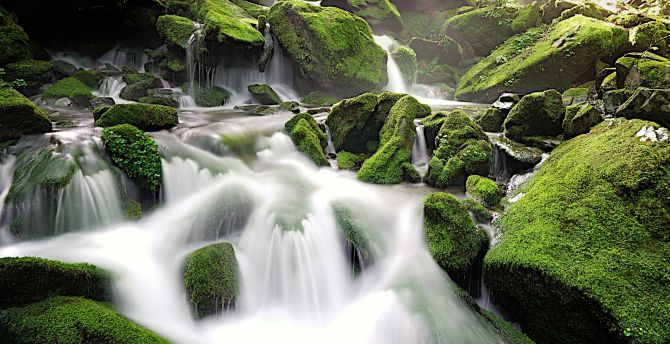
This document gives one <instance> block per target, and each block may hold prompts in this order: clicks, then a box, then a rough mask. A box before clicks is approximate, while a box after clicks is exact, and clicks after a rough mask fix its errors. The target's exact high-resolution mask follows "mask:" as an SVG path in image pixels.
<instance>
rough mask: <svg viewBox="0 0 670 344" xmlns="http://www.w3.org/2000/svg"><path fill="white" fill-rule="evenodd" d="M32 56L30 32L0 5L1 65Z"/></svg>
mask: <svg viewBox="0 0 670 344" xmlns="http://www.w3.org/2000/svg"><path fill="white" fill-rule="evenodd" d="M31 57H32V54H31V53H30V45H29V44H28V34H26V32H25V31H23V28H22V27H20V26H19V25H18V24H16V22H15V21H14V18H13V17H12V15H11V14H10V13H9V12H8V11H7V10H6V9H5V8H4V7H2V5H0V65H5V64H8V63H12V62H17V61H22V60H29V59H30V58H31Z"/></svg>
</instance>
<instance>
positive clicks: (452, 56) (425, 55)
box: [409, 36, 463, 67]
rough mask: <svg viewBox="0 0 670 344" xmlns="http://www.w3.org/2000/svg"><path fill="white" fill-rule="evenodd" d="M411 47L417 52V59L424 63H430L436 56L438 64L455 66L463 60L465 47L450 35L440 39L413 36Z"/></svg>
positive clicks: (410, 42)
mask: <svg viewBox="0 0 670 344" xmlns="http://www.w3.org/2000/svg"><path fill="white" fill-rule="evenodd" d="M409 47H410V48H412V50H414V51H415V52H416V58H417V60H419V61H420V62H421V63H422V64H424V65H427V64H430V63H431V62H433V59H435V58H437V63H438V64H447V65H450V66H454V67H456V66H458V65H460V63H461V62H462V61H463V48H462V47H461V45H460V44H458V42H456V41H455V40H454V39H453V38H451V37H449V36H444V37H443V38H442V40H440V41H436V40H430V39H427V38H422V37H413V38H412V39H411V40H410V41H409Z"/></svg>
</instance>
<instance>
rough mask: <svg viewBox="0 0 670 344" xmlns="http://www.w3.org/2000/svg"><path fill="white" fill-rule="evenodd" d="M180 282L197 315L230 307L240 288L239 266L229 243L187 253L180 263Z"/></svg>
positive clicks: (203, 315) (233, 303) (213, 312)
mask: <svg viewBox="0 0 670 344" xmlns="http://www.w3.org/2000/svg"><path fill="white" fill-rule="evenodd" d="M184 285H185V286H186V291H187V293H188V297H189V302H190V303H191V304H192V305H194V306H195V310H196V314H197V315H198V317H199V318H203V317H206V316H208V315H212V314H215V313H218V312H219V311H220V310H222V309H224V310H225V309H228V308H231V307H234V305H235V302H236V299H237V295H238V294H239V289H240V267H239V265H238V263H237V258H236V257H235V249H234V248H233V245H231V244H230V243H220V244H213V245H209V246H206V247H203V248H201V249H198V250H196V251H195V252H193V253H191V254H190V255H189V256H188V257H187V258H186V262H185V264H184Z"/></svg>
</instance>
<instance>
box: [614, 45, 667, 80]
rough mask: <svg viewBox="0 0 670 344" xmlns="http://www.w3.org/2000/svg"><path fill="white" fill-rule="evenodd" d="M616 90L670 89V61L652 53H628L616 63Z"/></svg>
mask: <svg viewBox="0 0 670 344" xmlns="http://www.w3.org/2000/svg"><path fill="white" fill-rule="evenodd" d="M616 82H617V87H618V88H627V89H635V88H638V87H648V88H670V60H668V59H667V58H665V57H662V56H658V55H655V54H652V53H648V52H647V53H641V54H640V53H630V54H626V55H625V56H623V57H621V58H619V59H618V60H617V61H616Z"/></svg>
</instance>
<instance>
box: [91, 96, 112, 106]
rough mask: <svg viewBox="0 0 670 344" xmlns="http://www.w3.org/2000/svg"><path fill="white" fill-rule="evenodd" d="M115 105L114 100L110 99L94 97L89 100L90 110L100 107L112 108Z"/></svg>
mask: <svg viewBox="0 0 670 344" xmlns="http://www.w3.org/2000/svg"><path fill="white" fill-rule="evenodd" d="M114 104H116V103H115V102H114V99H112V98H110V97H95V98H93V99H91V107H92V108H98V107H102V106H112V105H114Z"/></svg>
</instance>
